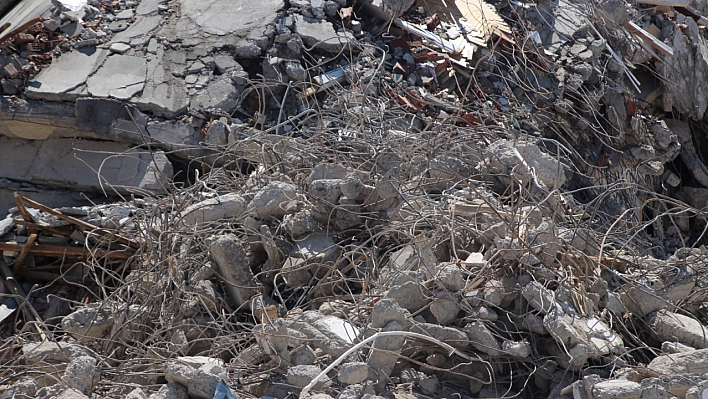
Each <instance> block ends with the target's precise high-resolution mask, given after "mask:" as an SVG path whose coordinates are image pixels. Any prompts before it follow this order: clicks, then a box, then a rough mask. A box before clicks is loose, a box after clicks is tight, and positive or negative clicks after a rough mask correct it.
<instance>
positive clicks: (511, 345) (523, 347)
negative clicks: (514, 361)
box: [502, 340, 531, 359]
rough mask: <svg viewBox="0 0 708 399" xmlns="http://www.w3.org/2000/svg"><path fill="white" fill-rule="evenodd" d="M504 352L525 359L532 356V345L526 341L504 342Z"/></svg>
mask: <svg viewBox="0 0 708 399" xmlns="http://www.w3.org/2000/svg"><path fill="white" fill-rule="evenodd" d="M502 350H503V351H504V352H505V353H507V354H510V355H512V356H516V357H519V358H522V359H525V358H527V357H529V356H530V355H531V344H530V343H528V342H527V341H526V340H524V341H520V342H516V341H504V342H502Z"/></svg>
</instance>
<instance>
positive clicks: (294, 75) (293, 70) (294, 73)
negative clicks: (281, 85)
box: [285, 61, 307, 82]
mask: <svg viewBox="0 0 708 399" xmlns="http://www.w3.org/2000/svg"><path fill="white" fill-rule="evenodd" d="M285 73H286V74H287V75H288V77H289V78H290V79H292V80H294V81H296V82H303V81H305V80H306V79H307V72H306V71H305V68H303V66H302V65H301V64H300V62H295V61H291V62H286V63H285Z"/></svg>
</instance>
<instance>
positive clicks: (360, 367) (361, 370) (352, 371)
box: [337, 362, 369, 384]
mask: <svg viewBox="0 0 708 399" xmlns="http://www.w3.org/2000/svg"><path fill="white" fill-rule="evenodd" d="M368 375H369V366H368V365H367V364H366V363H364V362H351V363H344V364H342V365H340V366H339V371H338V372H337V379H339V382H341V383H343V384H358V383H360V382H364V381H365V380H366V378H367V377H368Z"/></svg>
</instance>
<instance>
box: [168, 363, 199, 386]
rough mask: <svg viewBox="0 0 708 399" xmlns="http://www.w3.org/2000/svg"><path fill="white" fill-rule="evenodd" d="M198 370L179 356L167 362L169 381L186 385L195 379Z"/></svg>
mask: <svg viewBox="0 0 708 399" xmlns="http://www.w3.org/2000/svg"><path fill="white" fill-rule="evenodd" d="M196 372H197V369H196V368H194V367H193V366H192V365H190V364H188V363H186V362H184V361H181V360H180V359H179V358H177V359H174V360H170V361H169V362H167V367H166V368H165V379H166V380H167V382H174V383H177V384H180V385H182V386H184V387H186V386H187V385H189V381H191V380H192V379H194V377H195V375H196Z"/></svg>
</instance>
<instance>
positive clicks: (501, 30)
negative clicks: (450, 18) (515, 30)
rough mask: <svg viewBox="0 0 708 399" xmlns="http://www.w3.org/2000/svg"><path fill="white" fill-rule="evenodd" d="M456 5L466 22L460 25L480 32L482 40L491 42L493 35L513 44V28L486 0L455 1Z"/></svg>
mask: <svg viewBox="0 0 708 399" xmlns="http://www.w3.org/2000/svg"><path fill="white" fill-rule="evenodd" d="M454 3H455V5H456V6H457V8H458V9H459V10H460V12H461V13H462V17H463V18H464V21H458V22H460V23H463V24H466V25H469V26H470V27H471V28H472V29H473V30H475V31H477V32H480V33H481V36H482V40H484V41H485V42H489V41H490V40H491V39H492V34H496V35H498V36H501V37H503V38H504V39H505V40H509V41H512V42H513V39H511V37H510V36H509V35H511V33H512V32H511V28H510V27H509V25H507V23H506V22H505V21H504V19H502V17H501V16H500V15H499V14H497V11H496V9H495V8H494V6H492V5H491V4H488V3H486V2H484V0H454Z"/></svg>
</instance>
